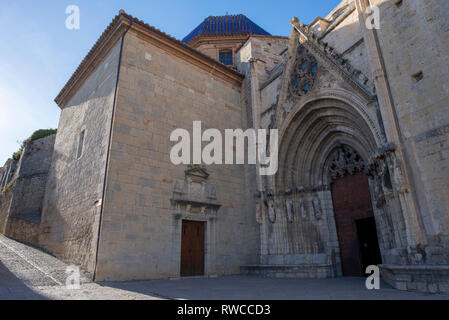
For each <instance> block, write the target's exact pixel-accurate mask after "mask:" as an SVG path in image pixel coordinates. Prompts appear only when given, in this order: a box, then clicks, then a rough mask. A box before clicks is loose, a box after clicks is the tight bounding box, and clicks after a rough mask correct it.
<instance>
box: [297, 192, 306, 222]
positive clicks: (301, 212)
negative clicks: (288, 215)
mask: <svg viewBox="0 0 449 320" xmlns="http://www.w3.org/2000/svg"><path fill="white" fill-rule="evenodd" d="M298 208H299V215H300V216H301V219H302V220H306V219H307V210H306V206H305V202H304V198H303V197H301V198H299V200H298Z"/></svg>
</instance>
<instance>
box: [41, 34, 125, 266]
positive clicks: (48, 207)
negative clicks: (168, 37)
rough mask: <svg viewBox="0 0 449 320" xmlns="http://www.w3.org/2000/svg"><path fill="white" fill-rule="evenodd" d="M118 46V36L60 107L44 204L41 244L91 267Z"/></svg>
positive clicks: (93, 257)
mask: <svg viewBox="0 0 449 320" xmlns="http://www.w3.org/2000/svg"><path fill="white" fill-rule="evenodd" d="M119 52H120V41H118V42H117V43H116V44H115V45H114V47H113V48H112V49H111V50H110V52H109V53H108V54H107V56H106V57H105V58H103V59H102V60H101V62H100V63H99V64H98V65H97V66H96V67H95V69H94V70H93V72H92V73H91V74H90V76H89V77H88V78H87V79H86V80H85V81H84V82H83V84H82V86H81V87H80V88H79V89H78V90H77V91H76V93H75V94H74V95H73V96H72V97H71V98H70V101H68V102H67V103H66V104H65V105H64V106H63V107H62V111H61V116H60V120H59V126H58V134H57V136H56V142H55V148H54V154H53V159H52V164H51V167H50V172H49V176H48V181H47V186H46V194H45V200H44V206H43V214H42V222H41V235H40V238H39V243H40V245H41V246H43V247H44V248H45V249H47V250H49V251H50V252H52V253H53V254H55V255H56V256H57V257H59V258H61V259H63V260H66V261H70V262H72V263H75V264H78V265H81V266H82V267H83V268H84V269H86V270H87V271H88V272H91V273H92V272H93V271H94V267H95V253H96V245H97V235H98V218H99V214H100V209H99V208H98V207H96V206H95V202H96V201H97V200H99V199H101V198H102V194H103V184H104V175H105V166H106V158H107V150H108V143H109V132H110V126H111V117H112V108H113V101H114V94H115V88H116V78H117V69H118V67H117V65H118V62H119ZM82 133H84V139H81V140H84V141H83V143H80V137H81V136H80V135H81V134H82ZM80 148H81V149H80ZM80 150H81V151H80Z"/></svg>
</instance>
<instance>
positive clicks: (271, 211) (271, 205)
mask: <svg viewBox="0 0 449 320" xmlns="http://www.w3.org/2000/svg"><path fill="white" fill-rule="evenodd" d="M267 206H268V220H270V222H271V223H275V222H276V204H275V202H274V199H272V198H270V199H268V200H267Z"/></svg>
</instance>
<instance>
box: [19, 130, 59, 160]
mask: <svg viewBox="0 0 449 320" xmlns="http://www.w3.org/2000/svg"><path fill="white" fill-rule="evenodd" d="M56 132H57V130H56V129H40V130H36V131H34V132H33V134H32V135H31V137H29V138H28V139H26V140H25V141H23V142H22V145H21V146H20V149H19V151H17V152H14V153H13V155H12V158H13V159H14V160H19V159H20V157H21V156H22V153H23V148H25V143H27V142H28V141H34V140H38V139H42V138H45V137H48V136H51V135H52V134H55V133H56Z"/></svg>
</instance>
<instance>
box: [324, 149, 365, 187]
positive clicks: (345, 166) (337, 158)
mask: <svg viewBox="0 0 449 320" xmlns="http://www.w3.org/2000/svg"><path fill="white" fill-rule="evenodd" d="M328 170H329V177H330V179H331V180H335V179H337V178H339V177H343V176H344V175H346V174H350V175H353V174H354V173H356V172H363V171H364V170H365V162H364V161H363V159H362V158H361V157H360V155H359V154H358V153H357V152H356V151H355V150H354V149H353V148H351V147H350V146H347V145H341V146H339V147H338V148H337V149H336V151H335V152H334V154H333V155H332V158H331V162H330V165H329V169H328Z"/></svg>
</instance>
